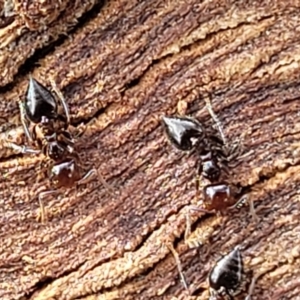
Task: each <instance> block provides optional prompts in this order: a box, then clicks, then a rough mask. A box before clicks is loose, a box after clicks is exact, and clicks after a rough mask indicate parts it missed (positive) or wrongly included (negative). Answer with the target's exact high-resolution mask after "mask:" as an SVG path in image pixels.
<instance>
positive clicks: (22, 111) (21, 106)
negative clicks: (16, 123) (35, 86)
mask: <svg viewBox="0 0 300 300" xmlns="http://www.w3.org/2000/svg"><path fill="white" fill-rule="evenodd" d="M19 109H20V118H21V123H22V125H23V129H24V132H25V135H26V137H27V138H28V139H29V140H31V141H32V140H33V137H32V135H31V134H30V131H29V126H28V122H27V119H26V113H25V108H24V104H23V103H22V102H20V103H19Z"/></svg>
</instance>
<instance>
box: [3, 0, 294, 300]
mask: <svg viewBox="0 0 300 300" xmlns="http://www.w3.org/2000/svg"><path fill="white" fill-rule="evenodd" d="M22 2H24V3H25V4H24V5H21V3H22ZM1 3H2V5H4V4H3V3H4V2H3V1H1ZM11 3H12V4H13V6H12V8H11V9H10V10H9V9H6V11H4V10H2V14H1V22H0V24H1V25H0V67H1V72H0V74H1V80H0V85H1V90H0V92H1V102H0V110H1V118H0V122H1V123H0V124H2V126H1V128H2V133H1V143H0V155H1V161H0V172H1V179H0V271H1V272H0V298H1V299H30V300H44V299H59V300H67V299H68V300H69V299H86V300H87V299H88V300H92V299H93V300H94V299H208V289H207V284H206V277H207V274H208V272H209V270H210V268H211V267H212V266H213V265H214V263H215V261H216V260H217V259H218V258H219V257H220V256H221V255H222V254H225V253H227V252H228V251H231V250H232V249H233V247H234V246H235V245H237V244H240V245H241V246H242V249H243V251H242V254H243V256H244V259H245V266H246V268H247V270H253V272H254V275H255V276H256V277H258V280H257V283H256V285H255V289H254V294H253V299H272V300H273V299H278V300H279V299H300V296H299V295H300V280H299V278H300V271H299V267H300V246H299V236H300V225H299V216H300V203H299V188H298V186H299V182H300V175H299V174H300V172H299V171H300V168H299V161H300V151H299V149H300V148H299V145H300V143H299V138H300V125H299V124H300V123H299V120H300V113H299V111H300V102H299V98H300V84H299V79H300V75H299V74H300V72H299V71H300V46H299V41H300V1H296V0H293V1H292V0H273V1H269V0H260V1H233V0H231V1H227V0H219V1H217V0H211V1H202V2H201V3H200V1H197V0H189V1H177V0H169V1H165V0H161V1H159V0H156V1H155V0H147V1H140V0H132V1H125V0H112V1H104V2H103V1H102V2H101V1H100V2H97V1H57V5H56V7H53V6H51V5H53V4H51V2H50V1H45V2H42V1H19V0H18V1H17V0H16V1H13V2H11V1H6V5H8V4H11ZM8 18H9V19H8ZM62 35H63V37H62ZM30 74H32V76H34V77H35V78H36V79H38V80H39V81H41V82H42V83H43V84H45V85H46V86H48V87H50V81H49V79H50V77H52V78H54V80H55V81H56V83H57V85H58V86H59V88H60V89H61V91H62V93H63V94H64V96H65V98H66V100H67V103H68V105H69V107H70V112H71V116H72V125H73V126H75V127H77V126H80V124H82V123H83V124H85V125H86V126H87V130H86V132H85V134H84V135H83V136H82V137H81V138H80V139H78V142H77V149H78V152H79V153H80V156H81V157H82V159H83V160H84V161H85V163H86V164H87V166H91V167H95V168H98V169H99V170H100V171H101V173H102V174H103V177H104V178H105V179H106V180H107V182H108V183H109V184H111V185H112V186H113V187H114V190H115V191H116V195H115V196H114V197H112V196H111V195H110V194H109V193H108V191H107V190H106V189H104V188H103V187H102V186H101V184H100V182H99V181H98V180H97V179H95V180H93V181H92V182H90V183H88V184H86V185H83V186H79V187H78V188H72V189H69V190H61V191H60V193H59V195H58V196H54V197H50V198H49V200H48V201H47V202H46V203H45V206H46V209H47V212H48V218H49V220H48V222H47V223H46V224H41V223H40V222H39V221H37V220H36V217H37V215H38V214H39V203H38V200H37V198H38V194H39V193H40V191H42V190H47V189H51V186H50V183H49V180H48V179H47V178H46V177H45V176H43V171H44V169H43V167H41V163H42V162H44V161H45V160H46V158H45V157H44V156H43V155H40V156H33V155H26V156H25V155H24V156H23V155H21V154H17V153H13V152H12V150H11V149H7V147H5V144H4V138H5V136H9V137H10V138H11V139H13V140H14V141H16V142H17V143H20V144H21V143H22V142H23V141H24V135H23V131H22V129H21V126H20V122H19V111H18V102H19V101H22V100H23V99H24V94H25V91H26V88H27V84H28V76H29V75H30ZM206 98H210V99H211V103H212V107H213V109H214V111H215V113H216V114H217V115H218V117H219V119H220V121H221V123H222V126H223V128H224V133H225V135H226V137H227V139H228V141H229V143H230V144H234V143H240V144H241V145H242V149H243V153H242V154H241V156H240V157H239V160H238V165H237V166H236V167H234V168H232V170H231V172H232V182H233V183H234V184H236V185H238V186H241V187H243V189H244V190H245V191H247V192H249V194H250V195H251V198H252V199H253V201H254V205H255V207H256V212H257V214H258V216H259V217H260V221H259V222H254V221H253V220H252V219H251V216H250V214H249V210H248V207H244V208H242V209H240V210H234V211H232V212H230V213H228V214H227V215H225V216H210V215H203V214H202V213H195V212H193V213H190V215H191V220H192V224H193V226H192V229H193V232H192V234H191V236H190V237H189V238H188V240H186V241H184V232H185V228H186V219H185V216H186V214H187V213H189V212H190V207H191V205H195V204H197V205H199V206H201V199H199V198H198V197H197V195H196V192H195V188H194V183H195V180H194V179H195V175H196V173H195V172H196V171H195V168H194V167H195V165H196V163H197V160H196V157H195V156H193V155H189V154H182V153H180V152H179V151H176V150H174V149H173V147H172V146H171V145H170V144H169V143H168V142H167V140H166V138H165V136H164V134H163V129H162V126H161V123H160V118H161V116H163V115H174V114H179V113H185V114H187V115H193V116H195V117H197V118H199V120H201V122H202V123H203V124H204V126H213V125H214V122H213V120H212V119H211V117H210V115H209V113H208V111H207V109H206V107H205V101H204V99H206ZM168 245H174V247H175V249H176V251H177V252H178V254H179V257H180V260H181V263H182V267H183V274H184V276H185V278H186V281H187V283H188V285H189V293H188V292H187V291H186V290H185V289H184V287H183V285H182V283H181V282H180V277H179V275H178V270H177V266H176V264H175V260H174V257H173V255H172V254H171V252H170V249H169V247H168ZM244 297H245V294H244V295H241V296H240V298H239V299H244Z"/></svg>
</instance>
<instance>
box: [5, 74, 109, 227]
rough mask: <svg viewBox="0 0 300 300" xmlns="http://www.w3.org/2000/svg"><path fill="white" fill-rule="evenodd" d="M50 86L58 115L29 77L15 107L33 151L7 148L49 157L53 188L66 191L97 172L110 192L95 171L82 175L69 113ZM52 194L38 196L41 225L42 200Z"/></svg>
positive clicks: (50, 99)
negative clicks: (60, 107)
mask: <svg viewBox="0 0 300 300" xmlns="http://www.w3.org/2000/svg"><path fill="white" fill-rule="evenodd" d="M51 84H52V88H53V90H54V91H55V93H56V95H57V98H58V99H59V100H60V103H61V106H62V108H63V114H62V113H59V105H58V103H57V100H56V99H55V97H54V96H53V94H52V93H51V92H50V91H49V90H48V89H47V88H46V87H45V86H43V85H42V84H41V83H39V82H38V81H37V80H35V79H34V78H32V77H30V79H29V85H28V88H27V92H26V97H25V101H24V102H23V103H22V102H21V103H20V104H19V108H20V115H21V123H22V125H23V128H24V132H25V135H26V137H27V138H28V140H29V141H30V142H31V143H32V144H33V145H34V146H35V148H30V147H27V146H19V145H16V144H14V143H8V144H9V146H10V147H12V148H13V149H15V150H17V151H19V152H21V153H31V154H39V153H41V152H42V153H43V154H44V155H45V156H46V157H48V158H50V162H51V165H50V168H49V170H48V176H49V179H50V181H51V182H52V183H53V185H54V186H55V187H56V188H57V189H58V188H61V187H67V188H69V187H72V186H73V185H74V184H75V183H77V184H78V185H79V184H82V183H85V182H87V181H89V179H90V177H91V176H92V175H94V174H95V173H97V175H98V178H99V179H100V181H101V182H102V184H103V185H104V186H105V187H106V188H107V189H108V190H111V187H110V186H109V185H108V184H107V183H106V181H105V180H104V179H103V178H102V176H101V174H100V173H99V172H97V171H96V170H95V169H91V170H89V171H87V172H85V174H84V173H83V172H84V168H83V166H82V165H81V164H80V159H79V155H78V153H77V152H76V150H75V138H74V137H73V135H72V134H71V133H70V131H69V130H68V129H69V126H70V114H69V109H68V106H67V103H66V101H65V99H64V97H63V95H62V94H61V92H60V91H59V89H58V88H57V87H56V84H55V82H54V81H53V80H51ZM30 125H33V126H30ZM36 148H37V149H36ZM54 192H55V190H49V191H44V192H41V193H40V194H39V202H40V208H41V219H42V222H43V221H44V219H45V217H44V215H45V213H44V206H43V203H42V198H43V197H45V196H47V195H49V194H51V193H54Z"/></svg>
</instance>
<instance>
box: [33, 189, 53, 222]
mask: <svg viewBox="0 0 300 300" xmlns="http://www.w3.org/2000/svg"><path fill="white" fill-rule="evenodd" d="M56 193H58V191H56V190H49V191H44V192H41V193H40V194H39V204H40V214H39V215H38V216H37V220H41V223H45V221H47V220H48V216H47V212H46V210H45V206H44V203H43V198H45V197H46V196H48V195H51V194H56Z"/></svg>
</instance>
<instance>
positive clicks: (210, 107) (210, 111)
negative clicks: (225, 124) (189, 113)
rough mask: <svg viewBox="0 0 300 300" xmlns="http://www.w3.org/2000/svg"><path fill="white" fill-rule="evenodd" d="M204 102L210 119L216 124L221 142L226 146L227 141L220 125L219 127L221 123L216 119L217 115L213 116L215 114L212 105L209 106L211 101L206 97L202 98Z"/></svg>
mask: <svg viewBox="0 0 300 300" xmlns="http://www.w3.org/2000/svg"><path fill="white" fill-rule="evenodd" d="M204 101H205V104H206V108H207V110H208V112H209V114H210V116H211V117H212V119H213V120H214V122H215V123H216V125H217V127H218V130H219V133H220V135H221V137H222V140H223V142H224V144H225V145H227V139H226V137H225V135H224V132H223V128H222V125H221V122H220V120H219V118H218V117H217V115H216V114H215V112H214V111H213V109H212V105H211V100H210V98H209V97H208V96H207V97H204Z"/></svg>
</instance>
